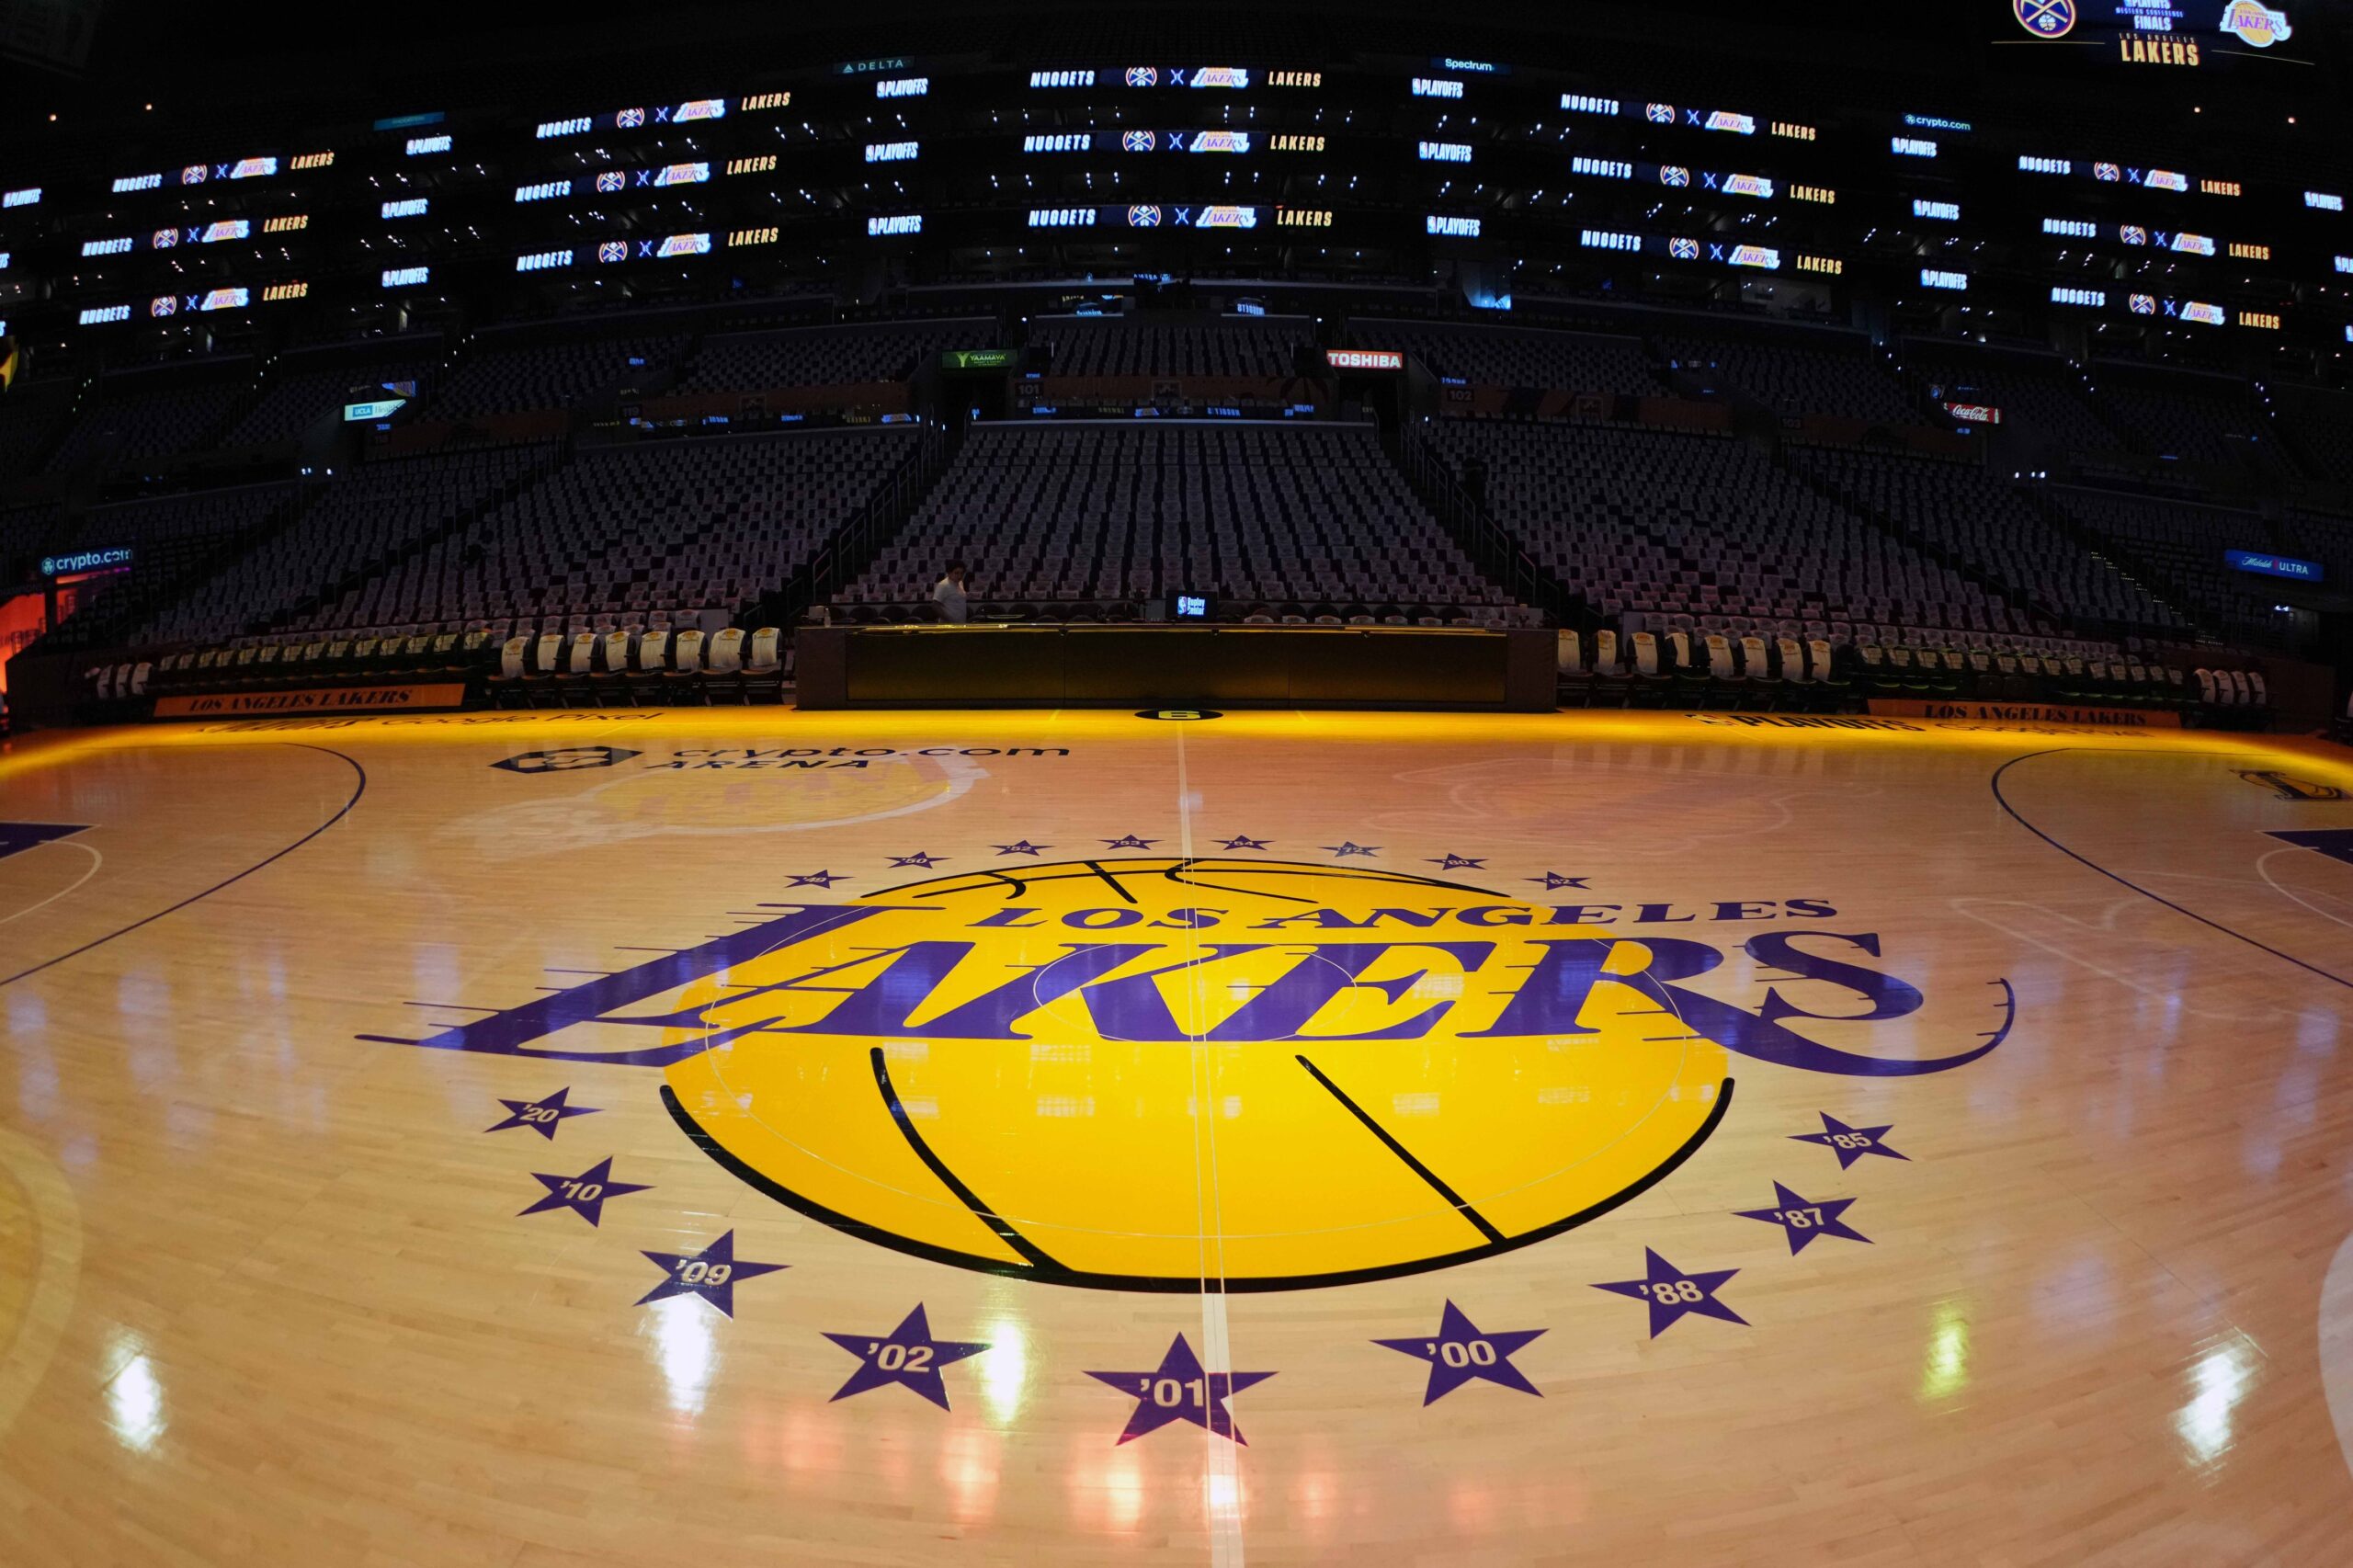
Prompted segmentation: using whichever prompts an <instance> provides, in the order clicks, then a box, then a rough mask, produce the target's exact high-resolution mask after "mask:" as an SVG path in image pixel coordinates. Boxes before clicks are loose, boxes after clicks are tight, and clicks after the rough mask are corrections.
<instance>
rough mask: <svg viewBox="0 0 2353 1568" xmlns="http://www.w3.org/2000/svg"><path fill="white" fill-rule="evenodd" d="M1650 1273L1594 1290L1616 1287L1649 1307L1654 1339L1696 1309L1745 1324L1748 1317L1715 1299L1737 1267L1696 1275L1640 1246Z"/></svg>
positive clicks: (1712, 1270) (1617, 1290)
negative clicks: (1646, 1303)
mask: <svg viewBox="0 0 2353 1568" xmlns="http://www.w3.org/2000/svg"><path fill="white" fill-rule="evenodd" d="M1643 1257H1644V1258H1645V1259H1647V1260H1648V1267H1649V1269H1650V1272H1649V1273H1648V1274H1647V1275H1646V1276H1645V1277H1643V1278H1640V1279H1619V1280H1613V1281H1612V1282H1610V1283H1609V1284H1607V1285H1596V1286H1595V1287H1594V1289H1595V1290H1615V1291H1616V1292H1618V1294H1620V1295H1621V1296H1631V1297H1633V1298H1634V1299H1635V1300H1636V1301H1648V1302H1649V1303H1650V1306H1651V1337H1652V1338H1653V1339H1656V1338H1657V1337H1658V1336H1659V1335H1662V1334H1665V1332H1666V1331H1667V1330H1668V1329H1669V1328H1670V1327H1672V1326H1674V1324H1675V1321H1676V1320H1677V1318H1680V1317H1681V1316H1682V1315H1683V1314H1684V1313H1686V1312H1698V1313H1699V1315H1700V1316H1701V1317H1706V1318H1722V1320H1723V1321H1724V1322H1726V1323H1737V1324H1745V1323H1747V1322H1748V1320H1747V1319H1746V1318H1745V1317H1743V1316H1741V1315H1740V1314H1739V1313H1738V1312H1733V1310H1732V1309H1731V1308H1730V1307H1728V1306H1725V1305H1724V1304H1723V1303H1722V1301H1717V1300H1716V1292H1717V1291H1718V1290H1722V1289H1723V1283H1724V1281H1725V1280H1727V1279H1729V1278H1732V1277H1733V1275H1735V1274H1737V1273H1739V1272H1740V1270H1739V1269H1737V1268H1713V1269H1709V1270H1706V1271H1704V1272H1702V1273H1699V1274H1686V1273H1684V1272H1683V1270H1681V1269H1679V1268H1677V1267H1675V1265H1673V1264H1671V1263H1669V1262H1667V1261H1666V1259H1665V1258H1663V1257H1661V1256H1659V1255H1658V1254H1656V1253H1654V1252H1653V1251H1652V1250H1651V1249H1650V1248H1648V1247H1644V1248H1643Z"/></svg>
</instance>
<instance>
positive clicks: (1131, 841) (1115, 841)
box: [1102, 833, 1160, 849]
mask: <svg viewBox="0 0 2353 1568" xmlns="http://www.w3.org/2000/svg"><path fill="white" fill-rule="evenodd" d="M1102 842H1103V846H1104V847H1105V848H1107V849H1149V848H1151V847H1152V846H1154V845H1155V844H1157V843H1159V842H1160V840H1158V839H1157V838H1138V837H1137V836H1136V835H1134V834H1132V833H1131V834H1129V835H1127V836H1125V837H1124V838H1107V839H1104V840H1103V841H1102Z"/></svg>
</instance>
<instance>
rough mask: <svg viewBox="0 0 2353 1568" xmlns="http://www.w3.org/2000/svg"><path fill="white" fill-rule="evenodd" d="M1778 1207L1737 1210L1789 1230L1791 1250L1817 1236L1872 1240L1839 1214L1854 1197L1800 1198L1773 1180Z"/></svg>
mask: <svg viewBox="0 0 2353 1568" xmlns="http://www.w3.org/2000/svg"><path fill="white" fill-rule="evenodd" d="M1773 1197H1774V1199H1776V1204H1775V1207H1773V1208H1771V1209H1735V1210H1733V1213H1735V1214H1737V1215H1739V1216H1740V1217H1741V1218H1742V1219H1744V1220H1762V1221H1765V1222H1766V1223H1767V1224H1768V1225H1779V1226H1780V1227H1781V1229H1782V1230H1783V1231H1785V1232H1787V1233H1789V1238H1790V1253H1791V1254H1793V1255H1794V1254H1797V1253H1802V1252H1803V1251H1805V1249H1806V1246H1807V1244H1809V1243H1811V1242H1812V1241H1813V1239H1814V1238H1815V1237H1816V1236H1844V1237H1845V1238H1846V1239H1847V1240H1848V1241H1850V1242H1868V1241H1870V1237H1869V1236H1867V1235H1865V1234H1863V1233H1861V1232H1860V1231H1857V1230H1853V1229H1850V1228H1849V1227H1848V1226H1847V1222H1846V1221H1844V1220H1841V1219H1840V1218H1839V1217H1838V1216H1840V1215H1841V1214H1844V1213H1845V1212H1846V1211H1847V1210H1849V1209H1851V1208H1853V1207H1854V1206H1855V1200H1854V1199H1851V1198H1833V1199H1828V1200H1826V1201H1825V1200H1823V1199H1813V1198H1800V1197H1799V1196H1798V1195H1797V1194H1796V1193H1794V1192H1791V1191H1790V1189H1789V1188H1788V1187H1783V1186H1782V1185H1781V1184H1780V1183H1779V1182H1778V1181H1777V1182H1775V1183H1774V1184H1773Z"/></svg>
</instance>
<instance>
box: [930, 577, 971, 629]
mask: <svg viewBox="0 0 2353 1568" xmlns="http://www.w3.org/2000/svg"><path fill="white" fill-rule="evenodd" d="M931 602H932V603H934V604H936V605H938V607H939V619H942V620H944V621H947V622H948V623H949V625H951V626H961V625H963V624H964V622H965V620H966V619H969V618H970V615H971V612H972V603H971V601H970V600H969V599H968V598H967V597H965V594H964V563H963V562H961V561H951V562H949V563H948V574H947V575H946V576H944V577H942V578H940V579H939V581H938V582H937V583H934V584H933V585H931Z"/></svg>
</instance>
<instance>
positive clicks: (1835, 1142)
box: [1790, 1110, 1911, 1171]
mask: <svg viewBox="0 0 2353 1568" xmlns="http://www.w3.org/2000/svg"><path fill="white" fill-rule="evenodd" d="M1814 1114H1815V1115H1816V1116H1819V1117H1820V1118H1822V1131H1819V1132H1792V1133H1791V1134H1790V1142H1796V1143H1819V1144H1821V1145H1823V1146H1824V1148H1826V1149H1831V1150H1835V1151H1836V1153H1837V1155H1838V1168H1839V1169H1840V1170H1842V1171H1843V1170H1845V1169H1846V1168H1847V1166H1848V1165H1853V1164H1854V1163H1855V1162H1856V1161H1857V1160H1859V1159H1861V1158H1862V1157H1863V1156H1864V1155H1865V1154H1879V1155H1882V1156H1884V1157H1885V1158H1887V1159H1891V1160H1903V1161H1905V1162H1906V1163H1907V1164H1908V1163H1909V1162H1910V1159H1911V1156H1910V1155H1908V1154H1899V1153H1896V1152H1895V1151H1894V1150H1893V1149H1891V1148H1889V1147H1888V1146H1887V1145H1886V1144H1884V1143H1882V1142H1880V1140H1881V1138H1883V1137H1885V1136H1886V1135H1887V1134H1888V1133H1889V1132H1891V1131H1894V1128H1895V1123H1893V1122H1892V1121H1891V1122H1889V1123H1888V1124H1887V1125H1886V1126H1885V1127H1849V1126H1847V1124H1846V1123H1845V1122H1843V1121H1841V1120H1839V1119H1837V1118H1836V1117H1835V1116H1833V1115H1831V1114H1830V1113H1829V1112H1828V1111H1826V1110H1824V1111H1816V1112H1815V1113H1814Z"/></svg>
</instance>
